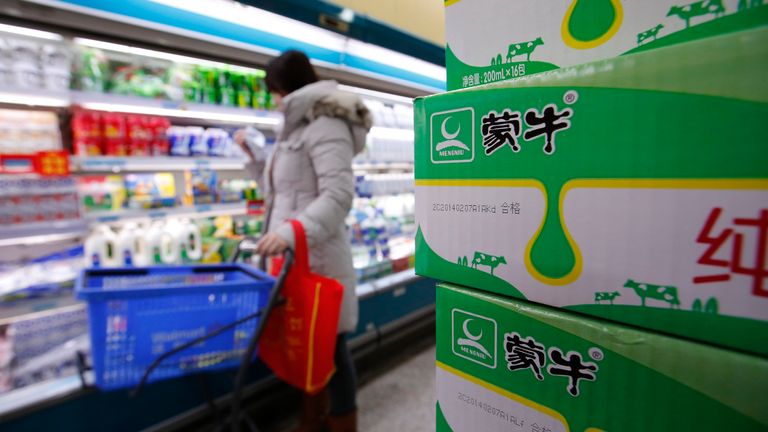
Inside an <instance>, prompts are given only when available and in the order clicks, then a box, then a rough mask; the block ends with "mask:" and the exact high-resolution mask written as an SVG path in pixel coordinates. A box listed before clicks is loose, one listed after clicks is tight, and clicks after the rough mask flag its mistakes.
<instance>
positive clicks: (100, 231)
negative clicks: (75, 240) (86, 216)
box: [84, 225, 120, 267]
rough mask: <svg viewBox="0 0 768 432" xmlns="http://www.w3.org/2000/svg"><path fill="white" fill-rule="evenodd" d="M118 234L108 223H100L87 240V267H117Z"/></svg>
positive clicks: (85, 249)
mask: <svg viewBox="0 0 768 432" xmlns="http://www.w3.org/2000/svg"><path fill="white" fill-rule="evenodd" d="M116 252H117V235H115V233H114V232H113V231H112V230H111V229H110V228H109V227H108V226H106V225H99V226H97V227H96V229H94V231H93V232H92V233H91V235H89V236H88V238H87V239H86V240H85V245H84V253H85V263H86V266H87V267H116V266H118V265H119V264H120V263H119V261H118V259H117V253H116Z"/></svg>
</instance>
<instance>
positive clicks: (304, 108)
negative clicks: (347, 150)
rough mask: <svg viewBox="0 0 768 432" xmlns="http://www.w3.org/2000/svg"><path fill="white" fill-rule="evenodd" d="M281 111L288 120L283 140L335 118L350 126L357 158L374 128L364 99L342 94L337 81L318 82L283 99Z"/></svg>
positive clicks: (282, 136) (285, 120)
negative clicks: (308, 125)
mask: <svg viewBox="0 0 768 432" xmlns="http://www.w3.org/2000/svg"><path fill="white" fill-rule="evenodd" d="M281 109H282V111H283V114H284V117H285V119H284V124H283V130H282V132H281V133H280V139H281V140H282V139H286V138H287V137H288V136H289V135H290V134H291V133H292V132H293V131H294V130H296V128H298V127H300V126H301V125H304V124H306V123H311V122H312V121H314V120H315V119H317V118H318V117H323V116H325V117H333V118H338V119H341V120H344V121H345V122H346V123H347V125H348V126H349V130H350V132H351V134H352V143H353V145H354V150H355V154H357V153H360V152H361V151H362V150H363V149H364V148H365V136H366V135H367V134H368V131H369V130H370V129H371V126H373V117H372V116H371V112H370V111H369V110H368V108H367V107H366V106H365V104H364V103H363V101H362V99H360V97H359V96H357V95H355V94H352V93H347V92H343V91H340V90H339V89H338V84H337V83H336V81H318V82H316V83H312V84H309V85H306V86H304V87H302V88H300V89H298V90H296V91H295V92H293V93H291V94H289V95H288V96H286V97H285V98H284V99H283V102H282V106H281Z"/></svg>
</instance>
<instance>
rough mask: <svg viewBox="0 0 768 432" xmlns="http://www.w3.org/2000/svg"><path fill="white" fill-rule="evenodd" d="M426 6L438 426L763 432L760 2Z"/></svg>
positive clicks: (764, 157) (587, 0)
mask: <svg viewBox="0 0 768 432" xmlns="http://www.w3.org/2000/svg"><path fill="white" fill-rule="evenodd" d="M445 3H446V10H445V11H446V33H447V35H446V36H447V37H446V39H447V48H446V54H447V73H448V80H447V82H448V87H449V91H448V92H447V93H444V94H439V95H435V96H429V97H425V98H421V99H418V100H417V101H416V102H415V106H414V108H415V132H416V150H415V162H416V166H415V168H416V172H415V176H416V197H417V199H416V219H417V224H418V226H419V232H418V234H417V249H416V271H417V273H418V274H420V275H422V276H426V277H430V278H434V279H438V280H441V281H444V282H442V283H441V284H439V286H438V292H437V399H438V407H437V408H438V409H437V419H436V421H437V430H438V431H478V430H483V431H526V432H529V431H530V432H545V431H592V432H596V431H651V430H653V431H679V430H697V431H721V430H740V431H742V430H743V431H763V430H766V429H767V428H768V411H767V410H766V409H765V407H766V406H768V392H766V389H768V150H766V147H765V143H766V142H768V130H766V128H765V126H764V125H765V119H766V118H768V81H766V80H765V76H766V70H768V5H762V2H755V1H742V0H704V1H698V2H692V3H685V2H682V3H681V2H678V1H673V0H650V1H643V2H639V1H618V0H567V1H566V0H557V1H550V2H533V1H516V2H508V1H502V0H449V1H446V2H445Z"/></svg>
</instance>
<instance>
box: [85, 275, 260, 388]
mask: <svg viewBox="0 0 768 432" xmlns="http://www.w3.org/2000/svg"><path fill="white" fill-rule="evenodd" d="M274 286H275V279H274V278H272V277H270V276H269V275H267V274H266V273H263V272H261V271H259V270H257V269H255V268H252V267H250V266H247V265H243V264H223V265H202V266H174V267H147V268H116V269H88V270H84V271H83V272H82V273H81V275H80V277H79V278H78V280H77V285H76V294H77V297H78V298H80V299H83V300H85V301H86V302H87V303H88V317H89V322H90V337H91V347H92V348H91V350H92V356H93V370H94V374H95V382H96V386H97V387H99V388H100V389H103V390H112V389H119V388H125V387H131V386H136V385H137V384H139V383H142V384H143V383H144V381H145V380H146V381H147V382H151V381H157V380H161V379H166V378H171V377H177V376H180V375H185V374H188V373H195V372H202V371H211V370H217V369H224V368H229V367H233V366H236V365H238V364H239V363H240V360H241V358H242V357H243V354H244V353H245V351H246V349H247V348H248V347H249V342H250V340H251V338H252V334H254V332H255V331H256V329H257V328H258V324H259V321H260V319H258V318H256V317H257V316H258V313H259V311H260V310H263V309H264V308H265V307H267V305H268V302H269V300H270V293H271V290H272V288H273V287H274ZM168 354H172V355H168ZM251 358H252V357H251ZM150 372H151V374H150Z"/></svg>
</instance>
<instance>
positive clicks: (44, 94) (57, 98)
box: [0, 87, 70, 108]
mask: <svg viewBox="0 0 768 432" xmlns="http://www.w3.org/2000/svg"><path fill="white" fill-rule="evenodd" d="M69 101H70V98H69V92H67V91H54V90H45V89H32V88H31V89H19V88H8V87H0V104H3V105H19V106H29V107H44V108H63V107H67V106H69Z"/></svg>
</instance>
